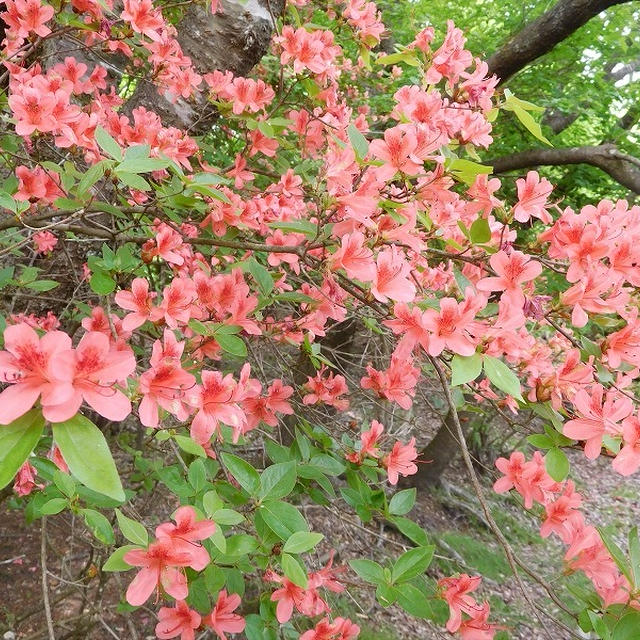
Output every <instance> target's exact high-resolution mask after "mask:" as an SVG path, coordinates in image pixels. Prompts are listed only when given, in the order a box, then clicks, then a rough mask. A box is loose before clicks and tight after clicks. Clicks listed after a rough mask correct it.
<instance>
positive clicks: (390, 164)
mask: <svg viewBox="0 0 640 640" xmlns="http://www.w3.org/2000/svg"><path fill="white" fill-rule="evenodd" d="M416 148H417V140H416V136H415V135H414V133H413V132H412V131H410V130H408V129H403V128H401V127H400V126H397V127H392V128H391V129H387V130H386V131H385V132H384V139H383V140H373V141H372V142H371V144H370V145H369V151H370V153H371V155H372V156H373V157H374V158H378V159H379V160H382V162H383V163H384V164H383V165H382V166H381V167H377V168H376V176H377V178H378V179H379V180H389V179H390V178H393V176H395V175H396V173H398V172H400V173H406V174H407V175H410V176H414V175H416V174H417V173H419V172H420V171H421V170H422V162H420V160H419V158H417V157H416V156H415V151H416Z"/></svg>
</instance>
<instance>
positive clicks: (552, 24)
mask: <svg viewBox="0 0 640 640" xmlns="http://www.w3.org/2000/svg"><path fill="white" fill-rule="evenodd" d="M625 2H629V0H560V1H559V2H558V3H556V4H555V5H554V6H553V7H551V9H549V11H546V12H545V13H543V14H542V15H541V16H540V17H539V18H537V19H536V20H534V21H533V22H530V23H529V24H527V25H526V26H525V27H524V29H522V30H521V31H519V32H518V33H517V34H516V35H515V36H514V37H513V38H511V40H509V42H507V43H506V44H505V45H504V46H503V47H502V48H500V49H499V50H498V51H496V53H494V54H493V55H492V56H491V58H489V60H488V64H489V72H490V73H495V74H496V75H497V76H498V78H500V82H501V83H502V82H506V81H507V80H508V79H509V78H510V77H511V76H512V75H513V74H514V73H517V72H518V71H520V69H522V68H523V67H525V66H526V65H528V64H529V63H530V62H532V61H533V60H535V59H536V58H539V57H540V56H542V55H544V54H545V53H547V52H548V51H551V49H553V48H554V47H555V46H556V45H557V44H558V43H559V42H562V40H564V39H565V38H567V37H568V36H570V35H571V34H572V33H573V32H574V31H577V30H578V29H579V28H580V27H581V26H582V25H583V24H585V23H586V22H588V21H589V20H590V19H591V18H593V17H594V16H597V15H598V14H599V13H600V12H601V11H604V10H605V9H607V8H609V7H612V6H613V5H616V4H623V3H625Z"/></svg>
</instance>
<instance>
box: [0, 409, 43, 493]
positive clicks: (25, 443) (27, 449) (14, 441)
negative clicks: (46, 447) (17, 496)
mask: <svg viewBox="0 0 640 640" xmlns="http://www.w3.org/2000/svg"><path fill="white" fill-rule="evenodd" d="M43 429H44V418H43V417H42V414H41V413H40V411H39V410H38V409H31V411H27V413H25V414H24V415H22V416H20V417H19V418H17V419H16V420H14V421H13V422H12V423H11V424H8V425H6V426H4V425H3V426H1V427H0V489H2V488H4V487H6V486H7V485H8V484H9V483H10V482H11V481H12V480H13V478H14V476H15V475H16V473H17V472H18V470H19V469H20V467H21V466H22V465H23V464H24V462H25V460H26V459H27V458H28V457H29V454H30V453H31V452H32V451H33V449H34V447H35V446H36V444H38V440H40V436H41V435H42V430H43Z"/></svg>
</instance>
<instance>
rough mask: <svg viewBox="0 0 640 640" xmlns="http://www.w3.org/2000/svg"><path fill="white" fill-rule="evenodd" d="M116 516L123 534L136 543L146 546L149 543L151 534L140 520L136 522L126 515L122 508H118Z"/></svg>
mask: <svg viewBox="0 0 640 640" xmlns="http://www.w3.org/2000/svg"><path fill="white" fill-rule="evenodd" d="M116 518H117V519H118V526H119V527H120V531H121V532H122V535H123V536H124V537H125V538H126V539H127V540H128V541H129V542H133V543H134V544H139V545H140V546H142V547H146V546H147V545H148V544H149V534H148V533H147V530H146V529H145V528H144V525H143V524H141V523H140V522H136V521H135V520H132V519H131V518H128V517H127V516H125V515H124V514H123V513H122V512H121V511H120V509H116Z"/></svg>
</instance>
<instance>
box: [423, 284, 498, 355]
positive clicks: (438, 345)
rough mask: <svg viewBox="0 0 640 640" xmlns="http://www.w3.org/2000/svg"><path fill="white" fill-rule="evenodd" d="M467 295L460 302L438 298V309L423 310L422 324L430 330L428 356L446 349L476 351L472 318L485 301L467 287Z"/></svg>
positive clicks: (472, 352)
mask: <svg viewBox="0 0 640 640" xmlns="http://www.w3.org/2000/svg"><path fill="white" fill-rule="evenodd" d="M467 294H468V297H467V299H466V300H464V301H463V302H461V303H458V302H457V301H456V300H455V299H454V298H441V299H440V311H439V312H438V311H436V310H435V309H426V310H425V312H424V315H423V326H424V327H425V328H426V329H427V330H428V331H429V332H430V334H429V340H428V347H427V353H428V354H429V355H431V356H439V355H440V354H441V353H442V351H443V350H444V349H445V348H446V349H449V350H450V351H453V353H458V354H460V355H461V356H471V355H473V354H474V353H475V351H476V346H477V344H478V339H477V338H476V337H475V336H474V335H473V330H474V328H475V327H476V323H475V322H474V318H475V315H476V313H478V311H480V310H481V309H483V308H484V307H485V305H486V301H485V299H484V298H483V297H482V296H477V295H476V296H473V294H472V290H471V289H470V288H469V289H467Z"/></svg>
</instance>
